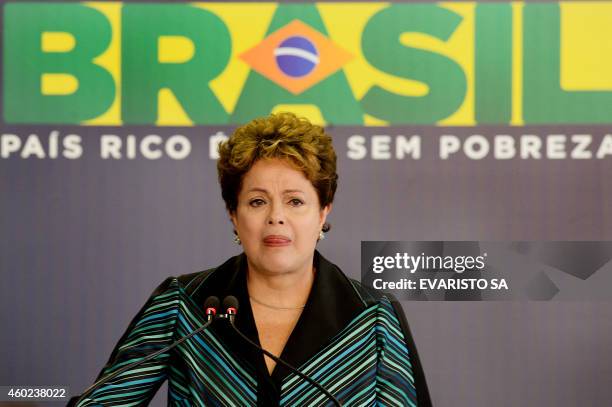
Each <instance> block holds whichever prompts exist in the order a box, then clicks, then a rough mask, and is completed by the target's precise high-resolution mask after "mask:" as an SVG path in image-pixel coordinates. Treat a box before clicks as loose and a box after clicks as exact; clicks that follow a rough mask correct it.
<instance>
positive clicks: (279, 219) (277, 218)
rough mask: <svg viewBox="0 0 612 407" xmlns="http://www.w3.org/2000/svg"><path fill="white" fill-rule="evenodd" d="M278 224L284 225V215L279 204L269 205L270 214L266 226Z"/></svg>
mask: <svg viewBox="0 0 612 407" xmlns="http://www.w3.org/2000/svg"><path fill="white" fill-rule="evenodd" d="M275 223H278V224H279V225H283V224H284V223H285V215H284V212H283V207H282V205H281V204H272V205H270V213H269V214H268V224H269V225H273V224H275Z"/></svg>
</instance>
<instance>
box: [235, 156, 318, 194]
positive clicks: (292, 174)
mask: <svg viewBox="0 0 612 407" xmlns="http://www.w3.org/2000/svg"><path fill="white" fill-rule="evenodd" d="M242 181H243V182H242V188H243V191H245V192H250V191H256V192H257V191H259V192H268V193H270V192H273V191H274V192H279V191H280V192H283V193H285V192H298V191H299V192H302V193H308V192H311V191H312V190H314V187H313V186H312V184H311V182H310V181H309V180H308V179H307V178H306V176H305V175H304V173H303V172H302V171H300V170H297V169H295V168H294V167H292V166H291V165H289V164H287V163H286V162H283V161H281V160H260V161H257V162H256V163H255V164H254V165H253V166H252V167H251V169H250V170H249V171H248V172H247V173H246V174H245V175H244V177H243V180H242Z"/></svg>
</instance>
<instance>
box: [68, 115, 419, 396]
mask: <svg viewBox="0 0 612 407" xmlns="http://www.w3.org/2000/svg"><path fill="white" fill-rule="evenodd" d="M219 153H220V158H219V161H218V165H217V168H218V174H219V181H220V184H221V192H222V196H223V199H224V200H225V204H226V207H227V210H228V213H229V217H230V219H231V222H232V224H233V227H234V233H235V238H234V241H235V242H236V243H237V244H240V245H242V248H243V249H244V252H243V253H242V254H241V255H239V256H235V257H233V258H231V259H229V260H227V261H226V262H225V263H223V264H222V265H220V266H219V267H216V268H214V269H210V270H206V271H203V272H199V273H193V274H188V275H183V276H180V277H178V278H174V277H171V278H168V279H167V280H166V281H164V282H163V283H162V284H161V285H160V286H159V287H158V288H157V289H156V290H155V292H154V293H153V295H152V296H151V298H150V299H149V301H148V302H147V303H146V304H145V306H144V307H143V308H142V309H141V310H140V312H139V313H138V315H137V316H136V317H135V318H134V320H133V321H132V322H131V324H130V326H129V327H128V329H127V331H126V332H125V334H124V335H123V337H122V338H121V339H120V340H119V343H118V344H117V346H116V347H115V349H114V351H113V353H112V355H111V357H110V359H109V361H108V363H107V364H106V366H105V367H104V369H103V370H102V372H101V373H100V376H99V379H100V378H103V377H105V376H106V375H108V374H112V373H113V372H114V371H116V370H117V369H120V368H121V367H122V366H127V365H128V364H129V363H132V362H133V361H137V360H141V359H142V358H143V356H144V355H147V354H151V353H153V352H154V351H157V350H160V349H163V348H164V347H166V346H167V345H169V344H171V343H173V342H174V341H176V340H177V339H179V338H181V337H183V336H185V335H188V334H189V333H190V332H193V331H194V330H195V329H197V328H198V327H199V326H201V325H202V324H203V317H202V316H201V315H202V311H201V309H202V306H203V304H204V301H205V300H206V299H207V298H209V297H210V296H217V297H219V298H224V297H225V296H228V295H233V296H235V297H236V298H237V299H238V302H239V304H240V308H239V311H238V314H237V316H236V319H235V326H236V328H237V329H238V330H239V331H241V332H243V333H244V334H245V335H246V336H247V337H248V338H249V339H250V340H251V341H253V342H255V343H256V344H259V345H260V346H261V347H263V348H264V349H266V350H267V351H269V352H271V353H272V354H274V355H276V356H278V357H280V358H281V359H282V360H283V361H285V362H287V363H289V364H290V365H291V366H294V367H296V368H297V369H298V370H300V371H301V372H303V373H305V374H306V375H308V376H310V377H311V378H312V379H314V380H316V381H317V382H318V383H320V384H321V385H322V386H323V387H324V388H325V389H327V390H328V392H329V393H331V394H332V395H333V396H334V397H335V398H336V399H337V400H338V401H339V402H340V403H342V405H345V406H353V405H372V404H382V405H398V406H400V405H401V406H403V405H418V406H427V405H430V404H431V403H430V401H429V394H428V392H427V386H426V384H425V378H424V375H423V371H422V369H421V366H420V363H419V359H418V355H417V353H416V349H415V347H414V343H413V342H412V338H411V335H410V332H409V329H408V325H407V323H406V321H405V317H404V314H403V312H402V308H401V306H400V305H399V304H398V303H397V302H396V301H395V300H393V299H392V298H391V297H389V296H386V295H382V294H381V293H377V292H371V291H370V290H368V289H366V288H365V287H362V286H361V285H360V284H359V283H358V282H356V281H354V280H351V279H349V278H347V277H346V276H345V275H344V274H343V273H342V271H340V269H339V268H338V267H337V266H335V265H334V264H333V263H331V262H329V261H328V260H327V259H325V258H324V257H323V256H322V255H321V254H320V253H319V252H318V251H317V250H316V249H315V247H316V244H317V241H319V240H321V239H323V238H325V233H326V232H327V231H329V228H330V227H329V224H327V223H326V219H327V215H328V214H329V213H330V211H331V209H332V202H333V198H334V194H335V191H336V185H337V179H338V176H337V174H336V154H335V152H334V149H333V147H332V140H331V137H330V136H329V135H327V134H326V133H325V132H324V130H323V128H321V127H319V126H315V125H312V124H311V123H309V122H308V121H307V120H305V119H302V118H298V117H296V116H295V115H293V114H290V113H282V114H276V115H270V116H269V117H266V118H261V119H256V120H253V121H252V122H250V123H248V124H246V125H245V126H243V127H240V128H238V129H237V130H236V131H235V132H234V134H233V135H232V136H231V137H230V138H229V140H228V141H227V142H225V143H223V144H221V145H220V147H219ZM166 379H168V381H169V389H168V403H169V404H171V405H177V406H185V405H232V406H249V405H261V406H273V405H287V406H295V405H309V406H310V405H329V403H330V399H329V398H328V397H327V396H326V395H325V394H324V393H322V391H321V390H320V389H318V388H317V387H315V386H313V385H312V384H311V383H309V382H308V381H305V380H304V379H303V378H301V377H300V376H299V375H296V374H295V373H294V372H292V371H291V370H290V369H288V368H287V367H285V366H283V365H282V364H278V365H277V364H276V362H275V361H274V360H273V359H271V358H269V357H268V356H264V355H263V354H262V352H261V351H260V350H258V349H256V348H255V347H253V346H250V345H249V344H248V343H247V342H246V341H245V340H244V339H243V338H241V337H240V336H239V335H238V334H237V333H236V332H235V331H233V330H232V328H231V326H229V324H228V323H223V322H221V321H218V322H215V323H214V324H213V325H212V326H211V327H210V328H208V329H207V330H205V331H203V332H202V333H198V334H197V335H195V336H193V337H192V338H189V339H188V340H186V341H185V342H183V343H181V344H180V345H178V346H176V347H175V348H173V349H172V350H171V351H168V352H162V353H161V354H160V355H159V356H157V357H156V358H154V359H152V360H150V361H147V362H146V363H144V364H141V365H140V366H138V367H136V368H134V369H131V370H128V371H126V372H125V373H122V374H120V375H119V376H117V377H116V378H114V379H112V380H110V381H109V382H108V383H105V384H103V385H101V386H99V387H98V388H97V389H95V390H93V391H91V392H89V394H86V395H85V396H84V397H81V399H80V400H79V401H78V402H77V401H76V400H74V401H73V403H74V404H75V405H78V406H87V405H119V404H121V405H138V404H145V403H147V402H148V401H149V400H150V399H151V398H152V397H153V395H154V394H155V392H156V390H157V389H158V388H159V386H160V385H161V384H162V382H163V381H164V380H166Z"/></svg>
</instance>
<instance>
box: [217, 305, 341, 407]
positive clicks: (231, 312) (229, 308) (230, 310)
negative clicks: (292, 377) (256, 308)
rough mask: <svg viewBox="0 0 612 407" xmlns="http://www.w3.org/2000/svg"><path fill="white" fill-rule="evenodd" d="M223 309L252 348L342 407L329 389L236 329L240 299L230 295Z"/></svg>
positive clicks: (238, 332) (234, 327)
mask: <svg viewBox="0 0 612 407" xmlns="http://www.w3.org/2000/svg"><path fill="white" fill-rule="evenodd" d="M223 309H225V313H226V315H227V319H228V320H229V322H230V325H231V327H232V328H233V329H234V331H236V333H237V334H238V335H240V337H242V339H244V340H245V341H246V342H248V343H249V344H250V345H251V346H254V347H256V348H257V349H259V350H260V351H262V352H263V353H264V354H265V355H266V356H268V357H269V358H271V359H272V360H274V361H275V362H276V363H280V364H281V365H283V366H285V367H286V368H287V369H289V370H291V371H292V372H294V373H295V374H297V375H298V376H300V377H301V378H302V379H304V380H306V381H308V382H309V383H310V384H312V385H313V386H315V387H316V388H318V389H319V390H321V392H322V393H323V394H325V395H326V396H327V397H328V398H329V399H330V400H331V401H332V402H333V403H334V404H335V405H336V406H338V407H342V404H340V402H339V401H338V399H336V398H335V397H334V396H333V395H332V394H331V393H330V392H329V391H327V389H325V387H323V386H322V385H321V384H319V383H318V382H317V381H316V380H314V379H312V378H310V377H309V376H308V375H306V374H304V373H302V372H300V371H299V370H297V369H296V368H294V367H293V366H291V365H290V364H289V363H287V362H285V361H284V360H282V359H281V358H279V357H276V356H274V355H273V354H271V353H270V352H268V351H267V350H265V349H264V348H262V347H261V346H259V345H257V344H256V343H255V342H253V341H252V340H250V339H249V338H248V337H247V336H246V335H245V334H243V333H242V332H240V330H238V328H236V325H234V322H235V319H236V314H237V313H238V299H237V298H236V297H234V296H233V295H228V296H227V297H225V298H224V299H223Z"/></svg>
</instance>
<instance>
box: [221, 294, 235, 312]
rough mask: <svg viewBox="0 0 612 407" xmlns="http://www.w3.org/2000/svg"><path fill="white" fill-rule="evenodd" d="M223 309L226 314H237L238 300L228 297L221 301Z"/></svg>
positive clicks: (231, 296)
mask: <svg viewBox="0 0 612 407" xmlns="http://www.w3.org/2000/svg"><path fill="white" fill-rule="evenodd" d="M223 309H224V310H226V312H227V313H228V314H236V313H237V312H238V298H236V297H234V296H233V295H228V296H227V297H225V298H224V299H223Z"/></svg>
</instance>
